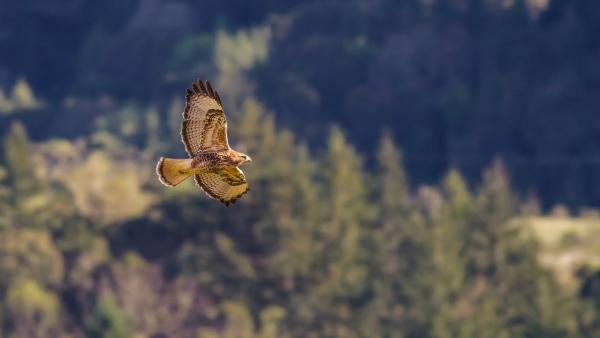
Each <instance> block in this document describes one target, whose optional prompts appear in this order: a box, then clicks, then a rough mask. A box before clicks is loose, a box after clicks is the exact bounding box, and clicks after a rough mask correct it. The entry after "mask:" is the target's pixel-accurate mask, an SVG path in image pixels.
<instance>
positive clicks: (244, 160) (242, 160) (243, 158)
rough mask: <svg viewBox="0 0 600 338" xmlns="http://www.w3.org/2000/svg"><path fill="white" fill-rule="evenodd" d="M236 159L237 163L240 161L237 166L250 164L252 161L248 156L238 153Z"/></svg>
mask: <svg viewBox="0 0 600 338" xmlns="http://www.w3.org/2000/svg"><path fill="white" fill-rule="evenodd" d="M238 157H239V161H240V163H239V164H244V163H247V162H252V159H251V158H250V156H248V155H246V154H244V153H240V152H238Z"/></svg>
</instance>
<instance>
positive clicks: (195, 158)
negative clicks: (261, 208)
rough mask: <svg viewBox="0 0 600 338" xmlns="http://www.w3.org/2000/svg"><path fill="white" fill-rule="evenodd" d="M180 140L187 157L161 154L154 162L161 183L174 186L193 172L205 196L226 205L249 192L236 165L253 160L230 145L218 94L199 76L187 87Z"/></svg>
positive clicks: (244, 179) (244, 178) (243, 177)
mask: <svg viewBox="0 0 600 338" xmlns="http://www.w3.org/2000/svg"><path fill="white" fill-rule="evenodd" d="M181 140H182V141H183V144H184V145H185V151H186V152H187V153H188V155H189V157H190V158H187V159H174V158H166V157H161V158H160V160H158V164H157V165H156V174H157V175H158V178H159V180H160V182H161V183H163V184H164V185H167V186H170V187H174V186H176V185H178V184H179V183H181V182H183V181H184V180H185V179H187V178H188V177H190V176H194V181H195V182H196V184H197V185H198V186H199V187H200V188H202V190H204V192H206V194H207V195H208V196H210V197H212V198H214V199H217V200H219V201H221V203H223V204H225V205H226V206H228V205H229V204H230V203H235V201H236V200H237V199H238V198H240V197H242V195H244V194H245V193H246V192H248V190H249V189H250V188H249V187H248V182H246V177H245V176H244V173H243V172H242V171H241V170H240V168H238V166H239V165H241V164H244V163H246V162H250V161H252V160H251V159H250V156H248V155H246V154H243V153H240V152H239V151H235V150H233V149H231V148H230V147H229V142H228V141H227V119H226V118H225V112H224V111H223V106H222V104H221V98H220V97H219V93H217V91H216V90H213V89H212V87H211V85H210V83H209V82H208V81H206V84H205V83H204V82H202V80H199V81H198V83H193V84H192V86H191V88H189V89H188V90H187V95H186V104H185V109H184V111H183V124H182V125H181Z"/></svg>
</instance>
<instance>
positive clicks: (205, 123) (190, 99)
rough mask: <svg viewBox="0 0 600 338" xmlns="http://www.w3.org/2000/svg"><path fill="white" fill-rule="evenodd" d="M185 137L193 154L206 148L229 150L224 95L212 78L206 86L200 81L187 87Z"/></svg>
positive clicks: (188, 149)
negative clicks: (213, 86) (223, 104)
mask: <svg viewBox="0 0 600 338" xmlns="http://www.w3.org/2000/svg"><path fill="white" fill-rule="evenodd" d="M181 140H182V141H183V144H184V145H185V151H187V153H188V155H189V156H190V157H193V156H194V155H196V154H198V153H199V152H203V151H219V150H227V149H229V143H228V141H227V119H226V118H225V113H224V112H223V106H222V105H221V98H220V97H219V94H218V93H217V91H216V90H213V89H212V87H211V85H210V83H209V82H208V81H206V85H205V84H204V83H203V82H202V80H199V81H198V83H194V84H192V87H191V88H189V89H188V90H187V95H186V104H185V110H184V111H183V124H182V126H181Z"/></svg>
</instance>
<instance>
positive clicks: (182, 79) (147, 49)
mask: <svg viewBox="0 0 600 338" xmlns="http://www.w3.org/2000/svg"><path fill="white" fill-rule="evenodd" d="M0 6H2V7H1V9H2V10H0V45H2V46H3V50H6V51H12V52H8V53H2V54H0V87H3V88H4V91H5V93H8V91H9V88H11V87H12V86H13V85H14V84H15V83H16V81H17V80H18V79H19V78H26V79H27V80H28V81H29V83H30V84H31V86H32V87H33V88H34V89H35V90H36V92H39V94H40V95H41V97H42V98H43V99H45V100H46V101H48V102H47V105H46V106H44V107H41V108H40V109H41V111H39V116H37V117H36V118H31V119H30V120H26V121H24V122H25V123H27V125H28V126H29V129H30V130H31V135H32V136H33V137H34V138H35V139H36V140H45V139H48V138H50V137H53V136H63V137H68V138H73V137H76V136H81V135H85V134H87V133H89V132H90V131H91V125H90V124H91V122H92V121H94V118H93V117H95V116H97V115H99V114H102V113H103V112H105V111H106V108H107V105H110V103H111V102H112V103H113V104H116V105H117V106H120V105H121V104H123V103H131V102H134V103H136V104H141V105H142V106H146V105H155V106H158V107H160V108H164V109H161V111H164V110H166V107H168V106H169V105H170V104H171V100H172V98H173V96H175V95H177V97H181V92H182V89H181V88H185V86H187V85H188V84H189V83H190V82H191V81H192V80H194V77H195V76H203V77H204V78H209V79H214V78H215V77H219V78H220V81H218V82H220V83H219V84H220V88H222V90H221V91H222V92H224V93H231V92H236V93H242V92H244V90H245V89H244V88H246V85H247V84H249V85H251V87H254V88H255V90H256V91H255V95H256V96H257V97H258V98H259V99H260V101H261V102H263V103H264V104H265V105H266V106H267V107H268V108H269V109H272V110H273V111H274V112H275V113H276V114H277V120H278V123H280V124H281V125H282V126H286V127H288V128H292V129H293V130H294V132H295V133H296V134H297V135H299V136H300V137H302V139H304V140H306V141H307V143H308V144H309V146H310V147H311V149H315V148H318V147H319V146H320V145H321V144H322V143H323V142H322V141H320V140H321V139H323V138H325V137H326V135H327V130H328V126H329V124H330V123H332V122H333V123H336V124H338V125H340V126H341V127H343V128H344V130H345V131H346V133H347V134H348V137H349V138H350V139H351V140H353V143H354V144H356V146H357V148H358V149H360V150H361V151H362V152H363V153H365V154H373V153H374V149H375V148H376V146H377V140H378V137H379V134H380V132H381V129H382V128H383V127H386V128H389V130H390V134H391V135H392V137H393V138H394V139H395V140H396V142H397V143H398V144H400V145H401V146H402V148H403V149H404V150H405V151H406V156H405V163H406V166H407V169H408V171H409V172H410V173H411V177H413V181H414V182H416V183H427V182H428V183H432V182H436V181H438V180H439V179H440V178H441V177H442V176H443V175H444V173H445V172H447V170H448V169H449V168H452V167H456V168H459V169H461V172H463V174H464V175H465V177H466V178H467V180H468V181H469V182H471V183H473V182H478V178H479V173H480V172H481V171H482V169H483V168H484V167H485V166H486V165H487V164H488V163H490V162H491V161H492V159H493V158H494V156H496V155H498V154H500V155H502V157H503V158H504V161H505V163H506V165H507V167H508V168H510V170H511V172H513V173H514V175H513V176H514V183H515V186H516V188H517V190H518V191H519V193H520V194H521V195H525V194H526V193H527V192H528V191H530V190H533V191H536V192H537V194H538V196H539V197H540V200H541V202H542V204H543V207H544V208H547V207H549V206H552V205H554V204H556V203H567V204H568V205H569V206H572V207H579V206H581V205H586V206H597V205H598V202H597V201H598V200H600V190H599V189H598V188H596V187H597V186H600V184H598V183H599V179H598V175H597V174H596V172H598V171H599V169H600V168H599V167H598V163H600V153H599V152H598V149H597V147H596V144H597V142H598V137H597V136H596V135H598V130H597V129H598V127H597V123H596V122H595V120H596V111H595V107H598V106H599V104H600V103H599V102H598V97H599V96H598V95H597V88H598V87H599V86H600V74H599V73H598V71H597V70H598V69H600V64H599V62H600V61H598V60H600V55H599V53H600V48H598V47H599V46H600V35H598V31H599V29H600V26H599V24H598V23H599V22H600V14H599V13H600V7H599V6H600V5H599V4H598V2H597V1H596V0H549V1H547V2H545V1H541V0H540V1H537V0H514V1H506V0H491V1H488V0H453V1H424V0H407V1H400V2H399V1H392V0H380V1H375V2H369V1H362V0H352V1H336V0H331V1H325V2H323V1H318V2H315V1H302V2H300V3H299V2H296V1H271V0H261V1H253V2H252V3H251V4H250V3H246V2H245V1H238V0H228V1H219V2H214V1H213V2H207V1H188V0H177V1H160V0H149V1H137V0H127V1H121V2H120V3H119V5H112V4H111V5H110V6H109V5H104V4H98V3H97V2H95V1H90V0H69V1H67V2H64V1H61V2H60V4H58V2H56V3H55V2H53V1H46V0H31V1H27V2H26V3H18V4H13V3H10V2H3V3H2V5H0ZM232 41H233V43H231V42H232ZM240 70H242V71H244V72H245V74H246V80H245V81H240V79H239V77H237V76H236V74H237V73H238V71H240ZM7 95H8V94H7ZM2 96H3V95H2V94H1V93H0V112H1V111H2V110H3V109H4V110H6V109H7V108H6V107H11V105H10V104H4V105H3V104H2V102H5V101H6V100H3V98H2ZM75 98H76V99H77V100H75ZM111 100H112V101H111ZM5 103H6V102H5ZM3 107H4V108H3ZM13 107H14V106H13ZM16 107H17V108H15V109H19V108H18V106H16ZM366 117H368V118H367V119H366ZM365 119H366V120H365ZM4 125H5V126H7V125H8V123H4ZM73 126H76V127H73ZM557 131H560V132H557ZM369 159H370V160H369V161H368V163H370V162H371V160H373V158H372V157H369ZM368 166H370V165H368Z"/></svg>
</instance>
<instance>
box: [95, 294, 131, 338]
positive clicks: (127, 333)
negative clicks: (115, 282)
mask: <svg viewBox="0 0 600 338" xmlns="http://www.w3.org/2000/svg"><path fill="white" fill-rule="evenodd" d="M86 332H87V336H88V337H90V338H131V337H133V335H132V331H131V328H130V326H129V323H128V321H127V318H126V317H125V314H124V313H123V310H121V308H120V307H119V305H118V304H117V302H116V301H115V299H114V298H113V297H112V296H110V295H105V296H102V297H101V298H100V300H99V301H98V303H97V304H96V307H95V308H94V311H93V312H92V313H91V315H90V316H89V317H88V318H87V320H86Z"/></svg>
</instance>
